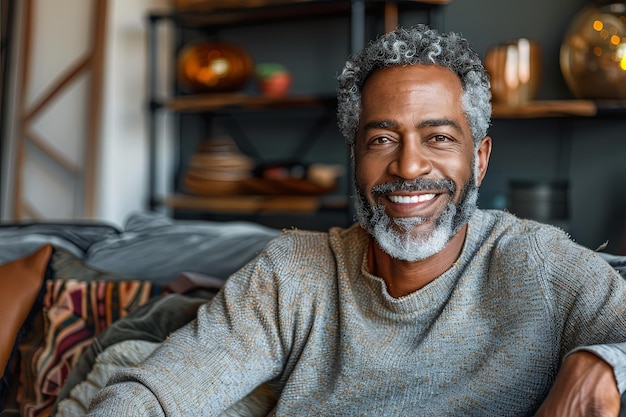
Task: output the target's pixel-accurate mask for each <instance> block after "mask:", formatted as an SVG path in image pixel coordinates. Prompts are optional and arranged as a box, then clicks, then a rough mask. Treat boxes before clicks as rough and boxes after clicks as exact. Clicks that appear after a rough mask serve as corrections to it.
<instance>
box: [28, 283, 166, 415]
mask: <svg viewBox="0 0 626 417" xmlns="http://www.w3.org/2000/svg"><path fill="white" fill-rule="evenodd" d="M160 292H161V288H160V287H159V286H157V285H154V284H152V283H151V282H149V281H132V280H131V281H117V282H113V281H81V280H78V279H53V280H50V281H48V282H47V287H46V293H45V296H44V302H43V322H44V328H43V336H42V338H41V339H40V343H37V342H34V341H31V343H30V345H29V348H30V351H29V352H27V351H26V349H24V350H23V355H22V360H23V365H24V366H22V369H23V371H24V372H23V376H22V378H21V382H22V383H24V385H23V386H22V390H21V397H20V398H19V403H20V413H21V415H22V416H47V415H49V413H50V411H51V409H52V406H53V405H54V402H55V400H56V397H57V395H58V394H59V391H60V390H61V387H62V386H63V383H64V382H65V380H66V379H67V376H68V374H69V372H70V371H71V369H72V367H73V366H74V364H75V363H76V362H77V361H78V359H79V358H80V355H81V354H82V353H83V352H84V351H85V350H86V349H87V348H88V347H89V345H90V344H91V342H92V341H93V339H94V337H95V336H97V335H99V334H100V333H101V332H102V331H103V330H105V329H106V328H107V327H109V326H110V325H111V324H112V323H113V322H115V321H116V320H119V319H120V318H122V317H124V316H126V315H127V314H128V313H129V312H131V311H133V310H134V309H136V308H137V307H139V306H141V305H143V304H145V303H146V302H147V301H148V300H149V299H150V298H152V297H153V296H155V295H158V294H160ZM25 381H30V382H31V383H27V382H25Z"/></svg>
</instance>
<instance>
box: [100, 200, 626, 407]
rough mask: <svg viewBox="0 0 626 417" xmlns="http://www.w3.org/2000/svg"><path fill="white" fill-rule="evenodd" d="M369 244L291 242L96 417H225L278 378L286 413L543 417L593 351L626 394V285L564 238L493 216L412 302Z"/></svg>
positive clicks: (480, 221) (277, 246)
mask: <svg viewBox="0 0 626 417" xmlns="http://www.w3.org/2000/svg"><path fill="white" fill-rule="evenodd" d="M368 243H369V236H368V235H367V233H366V232H364V231H363V230H362V229H361V228H360V227H359V226H353V227H351V228H349V229H345V230H344V229H333V230H331V231H330V232H329V233H319V232H304V231H286V232H284V233H283V234H282V235H281V236H279V237H278V238H277V239H275V240H274V241H273V242H271V243H270V244H269V245H268V246H267V247H266V249H265V250H264V251H263V252H262V253H261V254H260V255H259V256H258V258H257V259H256V260H255V261H253V262H252V263H250V264H248V265H247V266H245V267H244V268H243V269H242V270H241V271H239V272H238V273H236V274H235V275H234V276H232V277H231V278H230V279H229V280H228V282H227V284H226V286H225V287H224V289H223V291H222V292H221V293H220V294H219V295H218V296H217V297H216V298H215V299H214V300H213V301H212V302H211V303H210V304H206V305H205V306H203V307H201V308H200V310H199V312H198V317H197V320H195V321H194V322H192V323H191V324H190V325H188V326H186V327H183V328H182V329H180V330H179V331H177V332H175V333H174V334H172V335H171V337H170V338H169V340H168V341H167V342H165V343H164V344H163V345H162V346H161V347H160V348H159V349H158V350H157V351H156V354H154V355H153V356H151V357H150V358H148V360H147V361H146V362H145V363H144V364H143V365H142V366H141V367H139V368H136V369H128V370H125V371H123V372H122V373H120V374H117V375H116V376H115V377H114V378H113V379H112V382H113V383H112V384H111V385H110V386H109V388H106V389H105V390H103V391H101V392H100V394H99V395H98V397H97V398H96V404H97V407H95V408H94V409H93V410H92V412H91V414H90V415H91V416H103V417H104V416H106V417H109V416H122V415H123V416H130V415H133V416H138V415H146V416H162V415H169V416H196V415H198V416H200V415H203V416H213V415H219V413H220V412H221V411H222V410H224V409H226V408H228V407H229V406H230V405H232V404H234V403H236V402H237V401H238V400H239V399H241V398H242V397H244V396H246V394H248V393H250V392H251V391H253V390H254V389H255V388H256V387H257V386H259V385H260V384H263V383H265V382H267V384H265V385H264V387H268V386H269V387H271V388H272V389H273V390H274V392H276V394H277V396H278V403H277V405H276V408H275V413H276V415H279V416H446V415H450V416H461V415H463V416H505V415H506V416H531V415H533V414H534V412H535V410H536V409H537V408H538V406H539V405H540V404H541V402H542V400H543V398H544V397H545V396H546V394H547V393H548V390H549V389H550V386H551V384H552V383H553V381H554V378H555V375H556V373H557V371H558V368H559V364H560V363H561V361H562V359H563V357H564V356H565V355H566V354H567V353H568V352H569V351H571V350H572V349H574V348H576V347H579V346H588V345H593V344H604V346H599V347H598V348H597V349H596V352H598V353H599V354H601V355H605V356H606V357H607V358H609V359H607V360H609V361H610V362H611V363H612V364H613V365H614V368H615V372H616V376H617V378H618V381H619V384H620V389H621V391H622V392H623V391H624V385H625V384H624V377H623V375H624V369H623V368H624V367H625V364H626V359H624V356H625V355H624V354H622V353H621V352H622V348H623V345H622V344H620V343H619V342H623V341H626V313H625V311H624V307H626V286H625V284H624V281H623V280H622V278H621V277H620V276H619V275H618V274H617V273H616V272H615V271H614V270H612V268H611V267H610V266H609V265H608V264H607V263H606V262H605V261H603V260H602V259H601V258H600V257H599V256H597V255H595V254H594V253H593V252H591V251H589V250H587V249H585V248H583V247H581V246H579V245H577V244H575V243H573V242H572V241H571V240H570V239H569V237H568V236H567V235H566V234H565V233H563V232H561V231H560V230H558V229H556V228H553V227H549V226H544V225H540V224H538V223H535V222H531V221H525V220H519V219H517V218H515V217H513V216H512V215H509V214H506V213H503V212H498V211H481V210H477V211H476V212H475V213H474V215H473V216H472V218H471V220H470V224H469V228H468V232H467V238H466V240H465V244H464V248H463V251H462V253H461V255H460V257H459V259H458V260H457V262H455V263H454V264H453V265H452V266H451V267H450V269H449V270H448V271H446V272H445V273H444V274H442V275H441V276H440V277H438V278H437V279H435V280H434V281H433V282H431V283H430V284H428V285H427V286H425V287H424V288H422V289H420V290H418V291H416V292H415V293H413V294H410V295H408V296H405V297H402V298H398V299H396V298H392V297H391V296H390V295H389V294H388V293H387V291H386V288H385V284H384V283H383V281H382V280H381V279H380V278H378V277H376V276H373V275H371V274H369V273H368V271H367V264H368V263H367V247H368ZM270 408H271V407H270ZM267 411H269V410H267V409H266V410H263V412H262V413H260V414H259V415H264V414H265V413H266V412H267Z"/></svg>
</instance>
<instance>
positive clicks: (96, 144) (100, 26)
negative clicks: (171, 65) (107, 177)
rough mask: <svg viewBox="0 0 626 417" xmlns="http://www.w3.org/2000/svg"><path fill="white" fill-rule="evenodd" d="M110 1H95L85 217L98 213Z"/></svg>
mask: <svg viewBox="0 0 626 417" xmlns="http://www.w3.org/2000/svg"><path fill="white" fill-rule="evenodd" d="M106 21H107V0H96V8H95V12H94V14H93V25H94V28H95V30H94V37H93V45H92V56H91V61H90V67H91V95H90V100H89V120H88V127H87V140H86V144H85V145H86V146H85V166H84V169H83V216H84V217H86V218H93V217H94V216H95V204H96V188H97V178H96V173H97V168H98V163H97V162H98V154H99V153H98V151H99V148H100V140H99V139H100V133H101V132H100V126H101V120H102V90H103V79H104V65H105V62H104V48H105V42H104V41H105V37H106Z"/></svg>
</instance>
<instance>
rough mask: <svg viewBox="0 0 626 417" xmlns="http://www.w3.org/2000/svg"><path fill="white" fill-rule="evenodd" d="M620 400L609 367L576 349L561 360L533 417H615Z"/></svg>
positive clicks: (589, 354)
mask: <svg viewBox="0 0 626 417" xmlns="http://www.w3.org/2000/svg"><path fill="white" fill-rule="evenodd" d="M620 401H621V396H620V391H619V390H618V385H617V380H616V379H615V374H614V372H613V367H612V366H611V365H610V364H609V363H607V362H606V361H605V360H603V359H601V358H600V357H599V356H597V355H596V354H595V353H591V352H589V351H585V350H577V351H575V352H573V353H571V354H570V355H568V356H567V357H566V358H565V360H564V361H563V366H562V367H561V369H560V371H559V373H558V375H557V378H556V381H555V382H554V385H553V386H552V389H551V390H550V393H549V394H548V396H547V397H546V399H545V401H544V402H543V404H542V405H541V407H540V408H539V411H538V412H537V414H536V417H548V416H549V417H578V416H580V417H583V416H586V417H600V416H602V417H604V416H607V417H609V416H611V417H617V416H618V414H619V410H620Z"/></svg>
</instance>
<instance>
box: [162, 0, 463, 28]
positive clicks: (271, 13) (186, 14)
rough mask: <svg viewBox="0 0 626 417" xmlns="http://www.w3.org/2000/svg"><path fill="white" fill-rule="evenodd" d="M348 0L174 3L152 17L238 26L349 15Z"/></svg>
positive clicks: (393, 0) (419, 0) (440, 0)
mask: <svg viewBox="0 0 626 417" xmlns="http://www.w3.org/2000/svg"><path fill="white" fill-rule="evenodd" d="M450 1H452V0H387V1H382V0H366V1H365V5H366V7H367V8H368V9H370V10H372V9H375V10H378V9H380V7H382V6H384V5H385V4H393V5H401V4H404V5H407V6H411V7H433V6H434V7H436V6H442V5H445V4H447V3H450ZM350 9H351V2H350V1H348V0H342V1H338V0H176V1H175V2H174V7H173V8H172V11H173V13H162V14H159V13H156V14H153V17H159V18H172V19H174V20H177V21H179V22H180V23H183V22H184V24H185V25H187V26H200V25H202V26H206V25H209V26H213V27H218V26H228V25H232V24H242V23H253V24H254V23H259V22H266V23H267V22H271V21H275V20H285V19H290V18H315V17H319V16H337V15H341V14H347V13H349V12H350Z"/></svg>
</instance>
